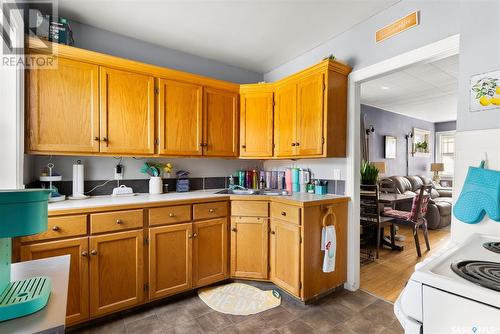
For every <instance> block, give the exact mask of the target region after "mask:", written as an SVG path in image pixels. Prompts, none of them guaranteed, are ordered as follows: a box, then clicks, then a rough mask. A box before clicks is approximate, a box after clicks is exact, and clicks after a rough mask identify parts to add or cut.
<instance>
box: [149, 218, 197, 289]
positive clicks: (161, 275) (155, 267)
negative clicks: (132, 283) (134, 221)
mask: <svg viewBox="0 0 500 334" xmlns="http://www.w3.org/2000/svg"><path fill="white" fill-rule="evenodd" d="M192 225H193V224H191V223H184V224H174V225H168V226H161V227H155V228H150V229H149V240H150V241H149V298H150V299H155V298H161V297H165V296H168V295H172V294H174V293H178V292H181V291H185V290H189V289H190V288H191V282H192V281H191V276H192V274H191V268H192V261H191V256H192V255H191V254H192V253H191V249H192V235H193V227H192Z"/></svg>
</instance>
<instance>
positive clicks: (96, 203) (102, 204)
mask: <svg viewBox="0 0 500 334" xmlns="http://www.w3.org/2000/svg"><path fill="white" fill-rule="evenodd" d="M220 190H221V189H211V190H196V191H189V192H185V193H176V192H171V193H166V194H160V195H150V194H137V195H136V196H129V197H112V196H110V195H107V196H92V197H90V198H88V199H83V200H65V201H62V202H55V203H49V214H51V215H54V214H64V213H68V212H71V213H74V212H77V211H78V210H82V211H99V209H101V210H102V209H104V208H108V207H117V208H119V207H127V208H128V207H140V206H141V205H142V206H147V207H154V206H161V205H171V204H182V203H188V202H196V201H200V202H206V201H224V200H230V199H231V200H238V199H240V200H261V201H264V200H270V201H276V202H282V203H290V204H295V205H300V206H307V205H311V204H318V202H321V203H323V202H324V203H330V202H345V201H348V200H349V197H347V196H337V195H316V194H308V193H293V194H292V195H289V196H269V195H233V194H216V193H217V192H218V191H220Z"/></svg>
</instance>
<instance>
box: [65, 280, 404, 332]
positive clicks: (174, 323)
mask: <svg viewBox="0 0 500 334" xmlns="http://www.w3.org/2000/svg"><path fill="white" fill-rule="evenodd" d="M261 288H264V289H269V288H272V286H271V287H270V286H267V287H261ZM282 296H283V298H282V304H281V306H279V307H276V308H273V309H271V310H268V311H265V312H262V313H259V314H256V315H250V316H234V315H227V314H222V313H219V312H216V311H213V310H212V309H211V308H209V307H208V306H207V305H205V303H203V301H201V300H200V299H199V298H198V297H197V295H196V294H191V295H187V296H184V297H183V298H180V299H176V300H171V301H165V302H163V303H161V304H156V305H153V306H150V307H148V308H144V309H141V310H138V311H134V312H125V313H123V314H120V315H119V316H117V317H114V318H111V319H105V320H104V321H103V322H101V323H96V324H93V325H91V326H89V327H85V328H80V329H77V330H73V331H71V333H75V334H76V333H78V334H94V333H99V334H101V333H102V334H104V333H106V334H149V333H151V334H180V333H186V334H197V333H200V334H202V333H227V334H229V333H242V334H247V333H248V334H266V333H269V334H295V333H297V334H308V333H342V334H353V333H359V334H370V333H374V334H375V333H377V334H394V333H403V329H402V328H401V327H400V325H399V323H398V321H397V320H396V318H395V316H394V313H393V306H392V304H390V303H388V302H385V301H383V300H381V299H378V298H376V297H373V296H372V295H370V294H368V293H366V292H363V291H360V290H358V291H356V292H349V291H346V290H341V291H337V292H335V293H333V294H332V295H330V296H328V297H325V298H323V299H321V300H320V301H318V302H317V303H315V304H310V305H302V304H299V303H297V302H296V301H294V300H293V299H292V298H291V297H289V296H287V295H284V294H282Z"/></svg>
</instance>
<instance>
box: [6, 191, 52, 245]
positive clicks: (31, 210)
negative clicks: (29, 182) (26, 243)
mask: <svg viewBox="0 0 500 334" xmlns="http://www.w3.org/2000/svg"><path fill="white" fill-rule="evenodd" d="M51 192H52V190H48V189H21V190H0V238H7V237H19V236H23V235H31V234H36V233H40V232H43V231H46V230H47V221H48V205H47V204H48V199H49V195H50V193H51Z"/></svg>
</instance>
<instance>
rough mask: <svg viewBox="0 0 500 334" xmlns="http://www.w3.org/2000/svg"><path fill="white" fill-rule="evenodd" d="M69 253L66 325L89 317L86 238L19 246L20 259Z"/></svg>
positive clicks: (43, 257) (34, 258)
mask: <svg viewBox="0 0 500 334" xmlns="http://www.w3.org/2000/svg"><path fill="white" fill-rule="evenodd" d="M60 255H70V256H71V259H70V265H69V285H68V303H67V306H66V325H73V324H75V323H78V322H82V321H85V320H88V319H89V254H88V238H87V237H84V238H77V239H69V240H63V241H53V242H43V243H39V244H33V245H27V246H21V261H31V260H38V259H46V258H49V257H53V256H60Z"/></svg>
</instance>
